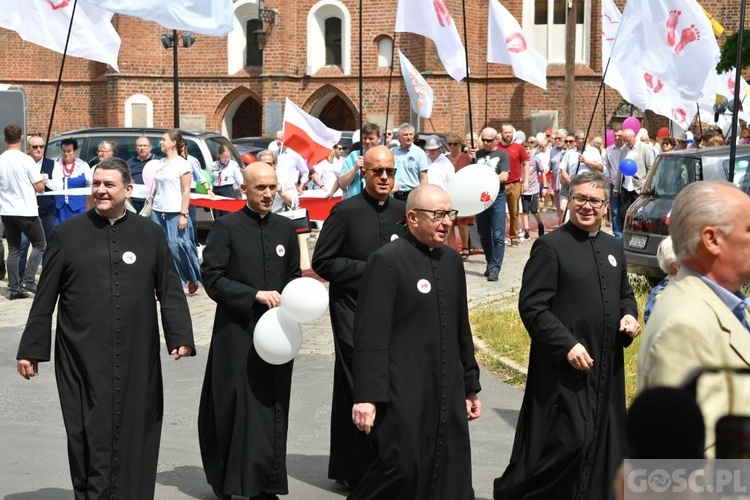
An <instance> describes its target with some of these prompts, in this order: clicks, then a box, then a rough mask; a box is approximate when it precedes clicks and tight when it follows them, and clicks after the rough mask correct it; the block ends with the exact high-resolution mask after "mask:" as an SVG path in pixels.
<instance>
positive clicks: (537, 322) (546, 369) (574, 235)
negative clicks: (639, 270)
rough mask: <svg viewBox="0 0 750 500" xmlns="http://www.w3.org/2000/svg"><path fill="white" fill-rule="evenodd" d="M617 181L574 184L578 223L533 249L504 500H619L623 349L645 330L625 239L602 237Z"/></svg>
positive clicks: (498, 491) (593, 176)
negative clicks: (525, 350) (525, 365)
mask: <svg viewBox="0 0 750 500" xmlns="http://www.w3.org/2000/svg"><path fill="white" fill-rule="evenodd" d="M608 193H609V184H608V181H607V178H606V177H605V176H604V175H602V174H600V173H598V172H585V173H582V174H579V175H577V176H576V177H574V178H573V181H572V182H571V184H570V204H569V207H570V208H571V211H570V222H568V223H567V224H565V225H564V226H562V227H561V228H560V229H558V230H557V231H554V232H552V233H550V234H548V235H545V236H544V237H542V238H539V239H538V240H537V241H536V242H535V243H534V246H533V247H532V248H531V255H530V257H529V260H528V262H527V263H526V267H525V268H524V272H523V280H522V283H521V292H520V296H519V300H518V303H519V305H518V308H519V312H520V314H521V319H522V320H523V324H524V326H525V327H526V330H527V331H528V332H529V336H530V337H531V353H530V356H529V371H528V377H527V380H526V392H525V394H524V399H523V404H522V405H521V413H520V415H519V418H518V425H517V427H516V438H515V442H514V444H513V451H512V452H511V457H510V464H509V465H508V468H507V469H506V470H505V473H504V474H503V476H502V477H500V478H498V479H496V480H495V491H494V497H495V499H498V500H500V499H502V500H514V499H521V498H524V499H566V500H567V499H590V500H603V499H607V498H612V497H613V492H612V480H613V479H614V476H615V472H616V471H617V468H618V467H619V466H620V463H621V462H622V459H623V458H624V443H625V375H624V368H623V349H624V348H625V347H627V346H629V345H630V344H631V343H632V341H633V338H635V337H636V336H637V335H638V334H639V333H640V331H641V326H640V325H639V324H638V320H637V319H636V318H637V316H638V310H637V307H636V303H635V298H634V296H633V290H632V289H631V288H630V284H629V283H628V275H627V265H626V262H625V255H624V252H623V248H622V242H621V241H620V240H618V239H616V238H615V237H613V236H611V235H609V234H606V233H603V232H602V231H600V226H601V221H602V217H603V216H604V214H605V213H607V202H608V201H607V196H608Z"/></svg>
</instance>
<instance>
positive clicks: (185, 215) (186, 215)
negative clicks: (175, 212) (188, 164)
mask: <svg viewBox="0 0 750 500" xmlns="http://www.w3.org/2000/svg"><path fill="white" fill-rule="evenodd" d="M180 215H181V216H183V217H185V218H186V219H187V218H188V216H189V215H190V214H180Z"/></svg>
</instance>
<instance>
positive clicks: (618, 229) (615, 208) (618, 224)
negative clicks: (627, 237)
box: [609, 183, 622, 240]
mask: <svg viewBox="0 0 750 500" xmlns="http://www.w3.org/2000/svg"><path fill="white" fill-rule="evenodd" d="M614 190H615V185H614V184H611V183H610V185H609V209H610V211H611V213H612V234H614V235H615V238H617V239H619V240H621V239H622V220H620V197H619V196H615V195H614V194H612V193H613V192H614Z"/></svg>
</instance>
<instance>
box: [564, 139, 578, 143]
mask: <svg viewBox="0 0 750 500" xmlns="http://www.w3.org/2000/svg"><path fill="white" fill-rule="evenodd" d="M563 142H564V143H565V144H573V143H574V142H576V141H574V140H573V139H565V140H564V141H563Z"/></svg>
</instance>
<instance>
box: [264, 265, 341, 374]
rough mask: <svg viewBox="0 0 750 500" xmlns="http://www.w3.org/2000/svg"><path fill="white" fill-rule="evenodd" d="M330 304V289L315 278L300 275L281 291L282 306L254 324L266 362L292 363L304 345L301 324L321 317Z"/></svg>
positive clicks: (271, 310) (276, 363)
mask: <svg viewBox="0 0 750 500" xmlns="http://www.w3.org/2000/svg"><path fill="white" fill-rule="evenodd" d="M327 307H328V291H327V290H326V287H325V286H323V284H322V283H321V282H320V281H318V280H316V279H314V278H297V279H295V280H292V281H290V282H289V283H288V284H287V285H286V286H285V287H284V290H283V291H282V292H281V307H274V308H273V309H269V310H268V311H266V312H265V313H264V314H263V316H261V317H260V319H259V320H258V323H257V324H256V325H255V330H254V332H253V344H254V345H255V351H256V352H257V353H258V356H260V357H261V359H262V360H263V361H265V362H266V363H270V364H272V365H283V364H284V363H288V362H290V361H291V360H292V359H294V357H295V356H296V355H297V353H298V352H299V349H300V347H301V346H302V325H301V324H300V323H310V322H313V321H315V320H317V319H318V318H320V317H321V316H322V315H323V313H324V312H325V311H326V308H327Z"/></svg>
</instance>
